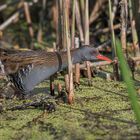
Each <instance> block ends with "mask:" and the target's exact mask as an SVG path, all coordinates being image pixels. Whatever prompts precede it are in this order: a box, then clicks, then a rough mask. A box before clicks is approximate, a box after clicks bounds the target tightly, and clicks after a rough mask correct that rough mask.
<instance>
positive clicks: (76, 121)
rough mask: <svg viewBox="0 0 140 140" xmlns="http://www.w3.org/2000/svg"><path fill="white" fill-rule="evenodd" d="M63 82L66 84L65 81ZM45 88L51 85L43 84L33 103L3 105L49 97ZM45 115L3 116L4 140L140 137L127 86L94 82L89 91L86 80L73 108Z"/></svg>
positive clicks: (37, 111) (15, 113)
mask: <svg viewBox="0 0 140 140" xmlns="http://www.w3.org/2000/svg"><path fill="white" fill-rule="evenodd" d="M61 79H62V78H61V77H60V78H59V79H58V80H57V81H56V84H57V83H58V82H59V81H60V80H61ZM60 82H61V83H62V84H64V82H63V80H61V81H60ZM45 87H46V88H47V89H48V88H49V84H48V82H43V83H41V84H40V85H39V86H38V87H37V88H36V89H35V92H36V91H37V90H38V92H37V93H39V94H37V95H35V96H33V97H32V98H31V99H28V100H26V101H19V100H6V101H3V105H4V107H5V108H6V107H11V106H15V105H19V104H22V103H23V102H32V100H34V99H40V98H42V97H45V96H47V94H48V92H47V93H46V94H44V92H45V91H46V90H45ZM41 88H42V89H43V90H44V92H43V91H42V90H41ZM137 88H138V86H137ZM52 101H53V100H52ZM53 102H54V101H53ZM43 112H44V111H43V110H41V109H39V108H36V109H33V108H31V109H25V110H17V111H5V112H2V113H1V114H0V117H1V122H0V134H1V136H0V137H1V139H2V140H9V139H14V140H17V139H31V140H36V139H41V140H46V139H48V140H49V139H50V140H51V139H57V140H59V139H60V140H63V139H64V140H70V139H75V140H82V139H83V140H85V139H87V140H90V139H123V138H126V139H127V138H130V139H131V138H132V139H136V138H138V137H140V134H139V130H138V128H137V124H136V121H135V118H134V114H133V111H132V109H131V106H130V103H129V100H128V96H127V91H126V88H125V85H124V84H123V82H114V81H106V80H104V79H101V78H94V79H93V86H92V87H88V86H87V82H86V79H85V78H82V79H81V85H80V87H79V89H78V90H76V91H75V102H74V104H73V105H71V106H70V105H67V104H62V103H59V104H58V105H57V106H56V111H55V112H53V113H45V115H44V113H43ZM42 114H43V115H42Z"/></svg>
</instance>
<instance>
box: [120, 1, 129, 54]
mask: <svg viewBox="0 0 140 140" xmlns="http://www.w3.org/2000/svg"><path fill="white" fill-rule="evenodd" d="M127 18H128V11H127V0H122V1H121V43H122V49H123V52H124V54H125V56H127V48H126V46H127V44H126V41H127V40H126V30H127Z"/></svg>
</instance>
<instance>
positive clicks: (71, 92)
mask: <svg viewBox="0 0 140 140" xmlns="http://www.w3.org/2000/svg"><path fill="white" fill-rule="evenodd" d="M63 4H64V8H63V10H64V22H65V26H64V28H65V32H64V33H65V36H66V48H67V56H68V74H69V89H68V102H69V103H70V104H71V103H72V101H73V98H74V89H73V70H72V62H71V54H70V33H69V14H68V13H69V12H68V10H69V0H63Z"/></svg>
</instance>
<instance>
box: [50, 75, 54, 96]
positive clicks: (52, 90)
mask: <svg viewBox="0 0 140 140" xmlns="http://www.w3.org/2000/svg"><path fill="white" fill-rule="evenodd" d="M50 94H51V95H52V96H55V93H54V77H53V76H51V77H50Z"/></svg>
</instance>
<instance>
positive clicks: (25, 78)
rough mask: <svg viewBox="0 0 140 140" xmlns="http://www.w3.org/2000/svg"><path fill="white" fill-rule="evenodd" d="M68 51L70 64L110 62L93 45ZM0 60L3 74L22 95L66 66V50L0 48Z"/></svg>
mask: <svg viewBox="0 0 140 140" xmlns="http://www.w3.org/2000/svg"><path fill="white" fill-rule="evenodd" d="M70 53H71V60H72V64H76V63H81V62H83V61H95V60H98V59H100V60H106V61H109V62H112V60H111V59H109V58H108V57H105V56H103V55H101V54H100V53H99V51H98V49H96V48H94V47H87V46H82V47H80V48H77V49H73V50H71V52H70ZM0 61H1V66H3V69H4V73H5V75H6V76H7V77H8V79H9V80H10V82H12V84H13V85H14V87H15V89H16V90H17V91H19V92H20V93H21V94H23V95H27V94H29V93H30V91H32V90H33V89H34V88H35V86H36V85H38V84H39V83H41V82H42V81H44V80H45V79H49V78H50V76H52V75H53V74H55V73H56V72H59V71H62V70H63V69H65V68H67V67H68V57H67V52H66V51H60V52H58V51H55V52H47V51H45V50H29V51H14V50H5V49H0ZM1 66H0V67H1Z"/></svg>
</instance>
